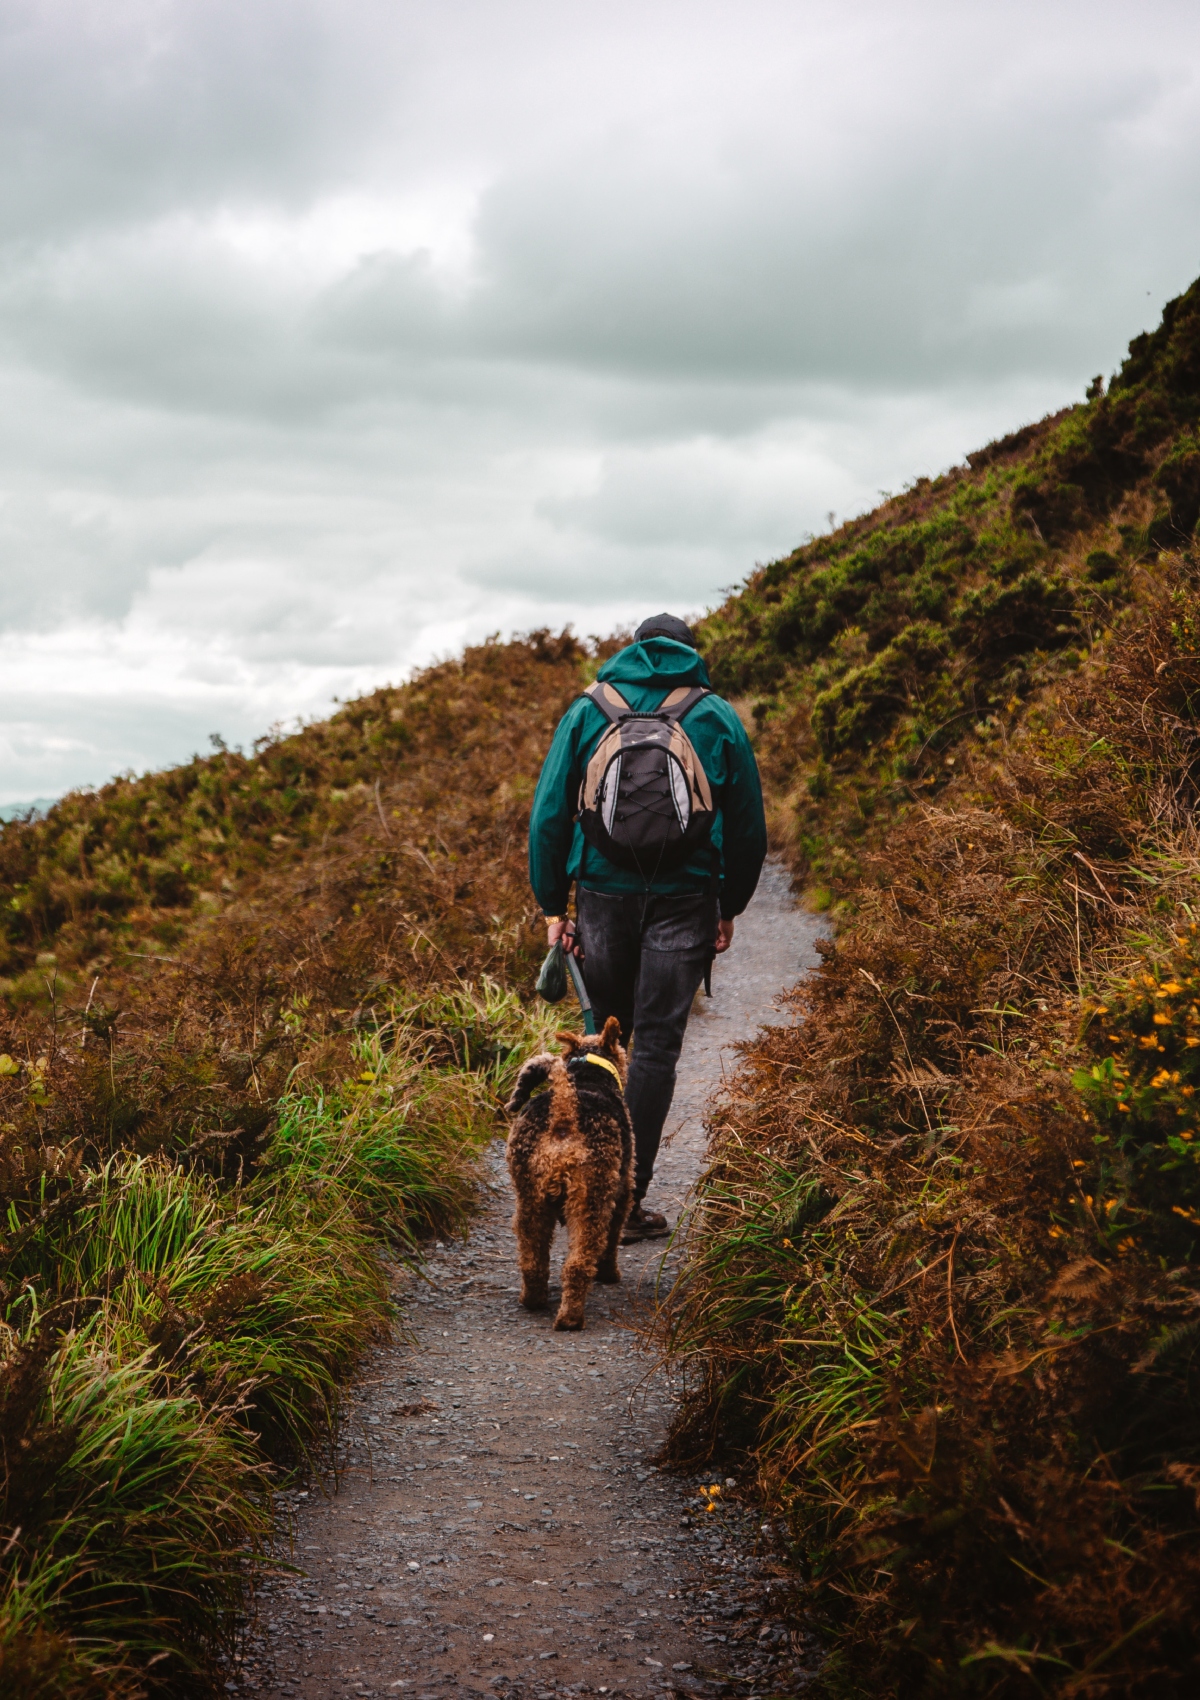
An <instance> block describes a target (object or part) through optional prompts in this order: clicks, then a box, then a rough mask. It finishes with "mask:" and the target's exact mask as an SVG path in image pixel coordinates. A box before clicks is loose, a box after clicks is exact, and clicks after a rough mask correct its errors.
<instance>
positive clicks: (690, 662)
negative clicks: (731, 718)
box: [596, 637, 711, 690]
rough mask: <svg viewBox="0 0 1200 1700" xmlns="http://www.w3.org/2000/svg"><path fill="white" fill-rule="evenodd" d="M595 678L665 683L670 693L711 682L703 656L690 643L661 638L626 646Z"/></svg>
mask: <svg viewBox="0 0 1200 1700" xmlns="http://www.w3.org/2000/svg"><path fill="white" fill-rule="evenodd" d="M596 677H597V678H598V679H604V680H608V681H611V683H612V684H614V685H622V684H624V685H653V684H662V685H664V686H666V688H667V689H668V690H673V689H674V688H675V686H676V685H708V684H710V683H711V681H710V679H709V677H708V668H707V667H706V666H705V665H704V657H703V656H702V655H698V654H697V653H696V651H695V650H694V649H692V648H691V646H690V645H689V644H686V643H676V642H675V640H674V638H662V637H652V638H646V639H645V641H644V642H642V643H631V644H627V645H626V646H625V648H624V649H619V650H618V651H617V653H616V654H615V655H614V656H613V657H612V658H611V659H610V660H608V661H606V662H605V663H604V665H603V667H601V669H600V671H599V673H598V674H597V675H596Z"/></svg>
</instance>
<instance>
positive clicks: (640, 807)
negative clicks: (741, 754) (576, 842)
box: [579, 683, 716, 882]
mask: <svg viewBox="0 0 1200 1700" xmlns="http://www.w3.org/2000/svg"><path fill="white" fill-rule="evenodd" d="M585 694H586V695H587V696H589V697H590V698H591V699H592V701H593V702H594V703H595V705H596V707H597V708H598V709H599V710H600V712H601V713H602V714H603V715H604V716H605V718H606V719H607V720H608V721H609V723H610V724H609V725H608V726H607V727H606V728H605V731H604V733H603V735H602V736H601V739H600V742H599V743H598V744H597V746H596V749H595V753H594V754H593V756H592V759H591V761H589V762H588V765H587V769H586V771H585V773H584V776H583V783H582V784H581V785H580V787H579V824H580V827H581V828H582V829H583V835H584V837H585V838H586V839H587V841H588V843H589V844H591V845H594V847H595V848H596V849H597V850H599V851H600V853H601V855H603V856H607V857H608V859H609V861H610V862H615V863H616V864H617V866H618V867H619V868H627V869H629V871H630V872H631V873H635V874H640V875H641V877H642V878H643V879H644V880H646V881H647V882H648V881H650V880H652V879H654V878H655V877H656V876H657V875H659V874H662V873H668V872H669V871H670V870H671V869H673V868H677V867H680V866H681V865H682V864H683V863H684V862H686V861H688V860H689V858H690V857H692V856H694V855H695V854H696V852H697V850H699V849H701V848H702V847H703V845H705V844H706V843H707V842H708V835H709V833H710V832H711V830H712V823H713V821H714V819H715V818H716V810H715V809H714V807H713V798H712V787H711V786H710V784H709V782H708V775H707V774H706V773H705V771H704V768H703V766H702V765H701V762H700V758H699V756H698V755H697V754H696V752H695V750H694V749H693V748H692V741H691V739H690V738H689V737H688V735H687V733H686V732H685V731H684V729H683V726H682V725H681V722H682V720H683V717H684V715H685V714H686V713H687V712H688V710H689V709H690V708H694V707H695V705H696V704H697V703H698V702H699V701H700V699H701V698H702V697H706V696H711V695H712V692H711V691H709V690H708V689H707V688H706V687H705V686H704V685H680V686H678V687H677V688H676V689H675V690H673V691H671V692H670V693H669V695H668V696H667V697H666V698H665V699H664V700H663V702H661V703H660V704H659V706H658V708H656V709H651V710H647V712H646V713H644V714H643V713H638V712H637V711H635V710H634V709H632V708H630V706H629V704H628V703H627V702H626V701H625V699H624V697H623V696H622V695H621V693H620V692H619V691H617V690H614V688H613V687H612V685H607V684H604V685H602V684H600V683H596V684H594V685H590V686H589V687H588V689H587V692H586V693H585Z"/></svg>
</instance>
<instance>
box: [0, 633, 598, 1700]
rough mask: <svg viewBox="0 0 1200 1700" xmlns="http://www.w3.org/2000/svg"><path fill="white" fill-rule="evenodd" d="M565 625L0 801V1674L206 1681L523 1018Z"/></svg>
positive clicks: (526, 1041)
mask: <svg viewBox="0 0 1200 1700" xmlns="http://www.w3.org/2000/svg"><path fill="white" fill-rule="evenodd" d="M586 665H588V661H587V657H586V656H585V655H584V653H583V652H582V651H581V650H580V649H579V648H578V646H577V645H575V644H574V642H573V641H572V640H571V639H570V638H563V639H550V638H548V637H547V636H546V635H545V634H541V635H535V636H534V637H532V638H530V639H529V640H527V641H523V642H517V643H512V644H486V645H483V646H481V647H480V648H477V649H473V650H468V651H467V652H466V654H465V655H464V656H463V657H462V659H461V660H460V661H457V662H452V663H447V664H444V665H442V666H439V667H434V668H431V669H429V670H428V671H427V672H426V673H424V674H422V675H421V676H420V677H418V678H417V679H415V680H414V681H413V682H412V683H411V684H409V685H406V686H403V687H401V688H399V689H396V690H382V691H378V692H375V693H374V694H373V695H371V696H369V697H366V698H363V699H362V700H360V701H358V702H355V703H351V704H349V705H347V706H346V707H345V708H343V709H342V710H341V711H340V712H339V713H338V714H336V715H335V716H334V717H333V718H332V719H331V720H330V721H328V722H326V723H323V724H320V725H315V726H310V727H308V728H306V729H305V730H304V731H303V732H301V733H299V734H297V735H296V736H294V737H289V738H281V739H269V740H264V741H263V742H262V743H261V744H260V745H259V746H258V747H257V748H256V750H255V752H254V753H253V754H252V755H251V756H248V757H247V756H242V755H240V754H236V753H234V752H231V751H226V750H221V751H218V752H216V753H215V754H214V755H212V756H211V757H209V758H207V759H205V760H199V759H198V760H195V761H193V762H191V763H189V764H187V765H186V766H184V767H180V768H176V769H173V770H171V771H169V772H167V773H162V774H155V775H149V776H147V777H146V778H144V779H139V780H132V779H121V780H117V781H114V782H113V783H112V784H111V785H107V786H104V787H102V788H101V789H100V790H99V791H97V792H95V793H79V794H76V795H73V796H70V797H67V798H65V799H64V800H63V801H62V802H60V803H59V804H57V805H56V806H55V807H54V808H53V809H52V810H51V811H50V812H49V814H48V816H47V817H46V818H45V819H44V820H30V821H24V822H16V823H10V824H8V825H6V826H4V827H2V828H0V973H2V974H3V979H2V980H0V1206H2V1207H3V1212H4V1218H3V1230H2V1231H3V1236H4V1237H3V1243H2V1245H0V1283H2V1285H0V1298H2V1302H3V1307H4V1308H3V1319H2V1322H0V1355H2V1358H3V1369H2V1373H0V1528H2V1531H3V1532H2V1537H0V1570H2V1573H3V1586H4V1594H3V1600H4V1603H3V1607H2V1608H0V1689H2V1690H3V1691H4V1692H5V1693H11V1692H18V1691H20V1692H21V1693H22V1694H23V1695H25V1696H26V1697H27V1700H37V1697H40V1696H45V1697H46V1700H51V1697H54V1700H59V1697H62V1696H70V1697H80V1700H82V1697H84V1696H99V1695H106V1696H110V1695H121V1696H134V1695H141V1694H144V1693H148V1692H150V1691H154V1692H160V1693H167V1694H170V1695H171V1696H177V1695H182V1694H187V1693H191V1692H197V1693H208V1692H211V1691H212V1689H213V1686H214V1684H216V1685H218V1686H219V1683H220V1680H221V1677H220V1662H219V1661H220V1658H221V1656H222V1655H223V1654H227V1653H228V1651H229V1648H230V1646H231V1642H232V1638H233V1637H234V1635H235V1634H236V1631H237V1627H238V1624H239V1622H240V1619H241V1616H242V1613H243V1611H244V1607H245V1604H246V1597H247V1590H248V1589H249V1588H250V1587H251V1586H252V1585H253V1580H254V1575H255V1570H256V1566H257V1564H258V1562H259V1559H260V1558H261V1556H262V1554H263V1552H264V1551H265V1546H266V1541H267V1536H268V1534H269V1531H270V1527H271V1519H272V1515H273V1512H272V1497H271V1496H272V1490H273V1488H274V1487H276V1486H277V1485H278V1484H279V1482H280V1480H281V1479H282V1478H283V1477H284V1476H285V1475H286V1474H287V1472H288V1471H290V1470H294V1469H299V1470H300V1471H301V1472H303V1471H304V1469H305V1468H306V1467H307V1466H308V1464H309V1463H310V1462H311V1461H316V1460H319V1459H320V1458H321V1457H322V1456H323V1455H324V1452H325V1449H326V1448H327V1446H328V1444H329V1441H330V1438H331V1436H332V1433H333V1431H334V1429H335V1428H336V1424H337V1418H338V1405H339V1386H340V1384H341V1383H342V1382H343V1381H344V1379H345V1377H346V1376H347V1375H348V1374H349V1372H350V1371H351V1370H352V1368H353V1366H354V1363H355V1361H356V1359H357V1358H358V1356H359V1355H360V1353H361V1352H362V1351H363V1349H364V1348H365V1346H366V1345H367V1344H368V1343H369V1341H370V1339H371V1338H372V1336H373V1334H374V1333H375V1332H376V1331H378V1329H379V1328H381V1327H382V1326H384V1325H385V1323H386V1320H387V1317H388V1314H389V1297H388V1290H387V1278H386V1277H387V1271H386V1266H385V1265H384V1264H383V1263H382V1262H381V1261H380V1258H379V1256H378V1250H379V1248H380V1246H381V1245H390V1246H391V1247H392V1248H393V1250H395V1251H396V1252H397V1253H399V1255H401V1256H406V1255H412V1253H413V1251H414V1249H415V1246H416V1242H417V1241H418V1239H419V1237H420V1236H421V1235H423V1234H428V1233H430V1232H433V1231H437V1232H442V1233H446V1232H453V1231H455V1230H456V1229H460V1228H461V1227H462V1226H463V1224H464V1223H465V1221H466V1219H467V1218H468V1216H469V1213H470V1211H471V1210H472V1209H473V1207H474V1202H475V1197H476V1190H477V1175H476V1166H475V1162H476V1157H477V1154H478V1152H479V1150H480V1147H481V1146H482V1145H483V1144H484V1143H485V1142H486V1141H487V1140H488V1139H490V1138H491V1137H492V1134H493V1133H494V1128H495V1123H494V1111H495V1105H496V1101H497V1095H498V1093H500V1092H502V1091H503V1090H504V1088H505V1084H506V1081H507V1079H508V1078H509V1076H510V1075H511V1073H512V1071H513V1069H514V1067H515V1063H516V1061H517V1059H519V1057H520V1056H521V1055H522V1054H524V1052H525V1051H526V1050H527V1049H528V1048H529V1047H530V1046H533V1045H536V1044H537V1043H538V1040H539V1032H538V1029H537V1025H536V1021H534V1020H532V1019H531V1018H530V1016H529V1014H528V1013H527V1012H526V1010H525V1009H524V1008H523V1007H522V1005H521V1003H520V1001H519V1000H518V999H517V998H516V997H514V996H513V995H512V994H511V993H509V992H506V991H505V990H504V989H503V985H502V982H510V981H520V982H528V981H530V980H531V978H532V975H531V973H530V969H531V965H532V964H533V962H534V961H535V960H536V956H537V954H538V952H537V948H536V947H537V945H538V944H539V943H540V942H541V941H542V934H541V932H540V928H537V927H534V926H533V925H531V922H532V918H533V908H532V899H531V898H530V895H529V891H528V885H527V881H526V874H525V821H526V816H527V810H528V799H529V797H530V795H531V794H532V789H533V785H534V783H535V780H536V776H537V772H538V767H539V764H540V761H541V757H542V754H543V751H544V747H545V744H546V742H547V739H548V737H549V734H550V731H551V730H552V728H553V726H554V724H555V722H556V720H557V718H558V716H559V714H560V713H561V711H562V709H563V708H564V707H565V705H566V703H567V702H568V701H569V700H570V698H571V696H573V695H574V694H575V692H576V691H577V690H578V688H579V684H580V682H581V676H582V671H583V669H584V668H585V667H586Z"/></svg>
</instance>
